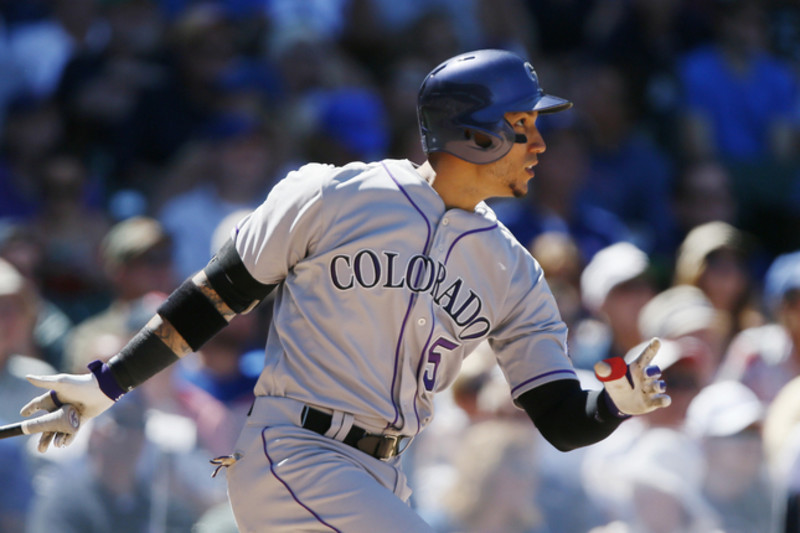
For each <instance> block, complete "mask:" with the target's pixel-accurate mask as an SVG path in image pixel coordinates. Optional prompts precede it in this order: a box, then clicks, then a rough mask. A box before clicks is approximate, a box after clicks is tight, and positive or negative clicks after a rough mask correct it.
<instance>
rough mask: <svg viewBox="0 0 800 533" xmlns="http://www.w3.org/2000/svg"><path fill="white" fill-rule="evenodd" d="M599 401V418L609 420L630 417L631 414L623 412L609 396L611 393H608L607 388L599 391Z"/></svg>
mask: <svg viewBox="0 0 800 533" xmlns="http://www.w3.org/2000/svg"><path fill="white" fill-rule="evenodd" d="M600 396H601V398H600V401H598V402H597V408H598V411H599V413H600V416H601V418H603V419H604V420H610V419H613V418H618V419H621V420H625V419H627V418H630V417H631V416H632V415H629V414H627V413H624V412H622V411H621V410H620V408H619V407H617V404H616V403H614V399H613V398H611V395H610V394H609V393H608V390H607V389H605V388H604V389H603V390H602V391H601V392H600Z"/></svg>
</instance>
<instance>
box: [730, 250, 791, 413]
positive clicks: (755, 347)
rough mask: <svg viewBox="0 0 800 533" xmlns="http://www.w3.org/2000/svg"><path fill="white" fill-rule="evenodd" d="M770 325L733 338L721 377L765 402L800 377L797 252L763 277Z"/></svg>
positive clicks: (755, 328)
mask: <svg viewBox="0 0 800 533" xmlns="http://www.w3.org/2000/svg"><path fill="white" fill-rule="evenodd" d="M764 303H765V304H766V305H767V309H768V312H769V318H770V319H771V322H770V323H768V324H766V325H763V326H758V327H752V328H747V329H745V330H743V331H742V332H741V333H739V334H738V335H737V336H736V337H734V339H733V341H732V342H731V344H730V347H729V348H728V351H727V353H726V355H725V360H724V362H723V365H722V368H721V369H720V376H721V377H724V378H727V379H733V380H737V381H741V382H742V383H744V384H745V385H747V386H748V387H750V388H751V389H752V390H753V391H754V392H755V393H756V395H757V396H758V397H759V398H760V399H761V400H762V401H764V402H770V401H772V400H773V399H774V398H775V395H776V394H777V393H778V391H779V390H780V388H781V387H783V386H784V385H785V384H786V383H788V382H789V381H790V380H791V379H792V378H794V377H796V376H798V375H800V355H799V354H800V351H798V346H800V252H793V253H789V254H784V255H781V256H779V257H778V258H776V259H775V260H774V261H773V263H772V265H771V266H770V267H769V270H767V273H766V276H765V278H764Z"/></svg>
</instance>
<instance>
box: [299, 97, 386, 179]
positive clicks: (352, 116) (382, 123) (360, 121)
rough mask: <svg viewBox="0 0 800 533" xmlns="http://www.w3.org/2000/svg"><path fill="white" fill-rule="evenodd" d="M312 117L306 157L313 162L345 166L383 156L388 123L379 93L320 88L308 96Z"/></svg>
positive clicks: (378, 158) (307, 138)
mask: <svg viewBox="0 0 800 533" xmlns="http://www.w3.org/2000/svg"><path fill="white" fill-rule="evenodd" d="M307 105H308V106H309V108H310V113H311V115H312V117H313V118H311V120H310V123H309V125H308V129H309V135H308V136H307V137H306V138H305V139H304V143H306V144H307V146H308V148H307V149H306V152H305V153H306V156H307V157H308V159H309V160H310V161H314V162H326V163H330V164H332V165H345V164H347V163H348V162H350V161H366V162H369V161H377V160H380V159H383V158H384V157H385V155H386V151H387V149H388V147H389V124H388V122H387V117H386V108H385V106H384V104H383V101H382V100H381V98H380V95H379V93H377V92H376V91H373V90H371V89H366V88H352V89H338V90H332V91H320V92H317V93H314V94H311V95H309V99H308V101H307Z"/></svg>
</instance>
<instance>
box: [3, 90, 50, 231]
mask: <svg viewBox="0 0 800 533" xmlns="http://www.w3.org/2000/svg"><path fill="white" fill-rule="evenodd" d="M64 136H65V132H64V122H63V119H62V117H61V115H60V114H59V112H58V109H57V107H56V106H55V105H54V104H53V103H52V102H50V101H47V100H39V99H36V98H33V97H29V96H20V97H18V98H15V99H14V100H13V101H12V102H11V103H10V104H9V107H8V108H7V116H6V123H5V124H4V128H3V132H2V135H0V138H1V139H2V146H1V151H0V216H3V217H14V218H19V219H30V218H32V217H33V216H34V215H35V214H37V213H38V212H39V210H40V209H41V203H42V198H41V197H42V195H43V193H44V191H42V188H41V181H40V180H39V179H38V172H39V170H40V167H41V161H42V159H43V158H45V157H46V156H47V155H48V154H49V153H50V152H52V151H53V150H55V149H56V148H58V147H59V146H60V144H61V142H62V141H63V139H64Z"/></svg>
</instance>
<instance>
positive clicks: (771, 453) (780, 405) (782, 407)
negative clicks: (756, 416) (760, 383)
mask: <svg viewBox="0 0 800 533" xmlns="http://www.w3.org/2000/svg"><path fill="white" fill-rule="evenodd" d="M763 436H764V447H765V453H766V459H767V465H768V467H769V472H770V474H771V477H772V481H773V483H774V485H775V490H774V494H775V498H776V502H775V503H776V505H775V513H774V531H776V532H780V533H793V532H795V531H797V530H798V529H800V377H795V378H793V379H792V380H791V381H790V382H789V383H787V384H786V385H784V386H783V387H782V388H781V389H780V390H779V391H778V394H777V395H776V396H775V399H774V400H773V401H772V402H771V403H770V404H768V405H767V407H766V413H765V416H764V429H763Z"/></svg>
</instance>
